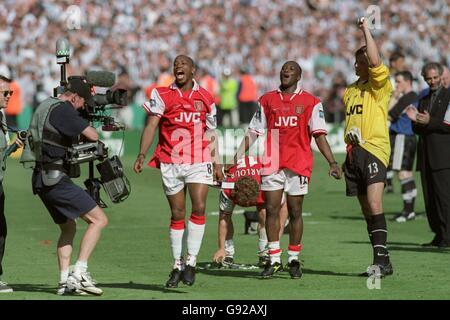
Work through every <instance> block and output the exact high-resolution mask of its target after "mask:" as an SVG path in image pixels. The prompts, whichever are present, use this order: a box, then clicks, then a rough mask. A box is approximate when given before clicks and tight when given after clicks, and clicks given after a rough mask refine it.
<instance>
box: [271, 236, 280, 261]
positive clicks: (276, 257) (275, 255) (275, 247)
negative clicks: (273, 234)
mask: <svg viewBox="0 0 450 320" xmlns="http://www.w3.org/2000/svg"><path fill="white" fill-rule="evenodd" d="M268 247H269V257H270V264H274V263H275V262H278V263H281V249H280V241H273V242H269V243H268Z"/></svg>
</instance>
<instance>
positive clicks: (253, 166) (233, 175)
mask: <svg viewBox="0 0 450 320" xmlns="http://www.w3.org/2000/svg"><path fill="white" fill-rule="evenodd" d="M261 171H262V164H261V161H259V159H258V158H256V157H252V156H248V157H244V158H242V159H239V160H238V161H237V164H236V165H234V166H233V167H231V168H230V170H229V171H228V173H229V176H228V177H227V178H226V179H225V182H224V183H223V185H225V186H229V188H223V189H222V191H223V193H224V194H225V195H226V196H227V198H228V199H230V200H232V201H233V198H232V197H231V190H232V188H233V187H234V183H235V182H236V181H237V180H239V178H241V177H250V178H252V179H255V180H256V181H257V182H258V184H261ZM263 204H264V199H263V193H262V191H260V192H259V195H258V199H257V200H256V204H255V205H263Z"/></svg>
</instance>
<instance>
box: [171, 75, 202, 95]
mask: <svg viewBox="0 0 450 320" xmlns="http://www.w3.org/2000/svg"><path fill="white" fill-rule="evenodd" d="M192 81H194V86H193V87H192V90H191V94H190V95H189V98H190V97H191V96H192V93H193V92H195V91H199V90H200V86H199V85H198V83H197V81H195V79H192ZM169 88H170V89H171V90H177V91H178V93H179V94H180V97H182V96H183V93H182V92H181V90H180V89H179V88H178V86H177V84H176V83H175V81H174V82H173V83H172V84H171V85H170V86H169Z"/></svg>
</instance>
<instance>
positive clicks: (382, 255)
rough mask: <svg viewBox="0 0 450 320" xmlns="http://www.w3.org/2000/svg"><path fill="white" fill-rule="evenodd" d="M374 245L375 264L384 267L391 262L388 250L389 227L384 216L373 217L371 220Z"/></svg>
mask: <svg viewBox="0 0 450 320" xmlns="http://www.w3.org/2000/svg"><path fill="white" fill-rule="evenodd" d="M371 222H372V223H371V226H370V227H371V229H370V232H371V234H372V241H373V242H372V243H373V264H381V265H384V264H386V263H387V262H388V261H389V253H388V250H387V246H386V242H387V227H386V218H385V216H384V214H383V213H382V214H378V215H375V216H372V219H371Z"/></svg>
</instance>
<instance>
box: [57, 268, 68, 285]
mask: <svg viewBox="0 0 450 320" xmlns="http://www.w3.org/2000/svg"><path fill="white" fill-rule="evenodd" d="M68 277H69V269H67V270H64V271H61V272H60V273H59V282H62V283H65V282H67V278H68Z"/></svg>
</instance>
